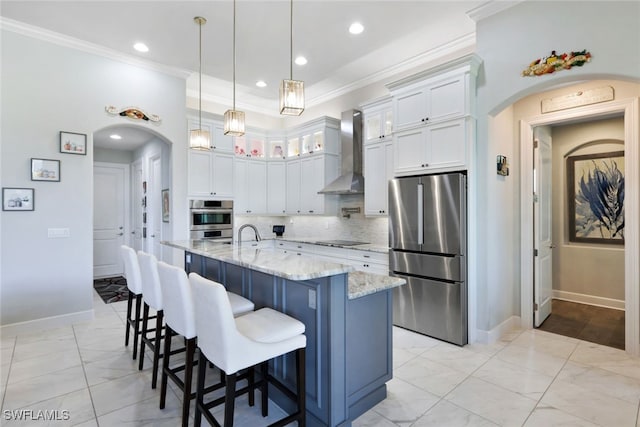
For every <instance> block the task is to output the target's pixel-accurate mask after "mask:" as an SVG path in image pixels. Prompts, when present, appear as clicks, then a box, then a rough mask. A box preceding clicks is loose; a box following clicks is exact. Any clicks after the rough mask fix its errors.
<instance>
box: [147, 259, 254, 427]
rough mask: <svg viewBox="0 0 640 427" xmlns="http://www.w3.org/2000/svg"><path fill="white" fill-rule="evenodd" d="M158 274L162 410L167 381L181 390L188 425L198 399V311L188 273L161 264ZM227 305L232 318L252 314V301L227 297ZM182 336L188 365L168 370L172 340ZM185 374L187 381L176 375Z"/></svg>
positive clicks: (184, 421)
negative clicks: (193, 402)
mask: <svg viewBox="0 0 640 427" xmlns="http://www.w3.org/2000/svg"><path fill="white" fill-rule="evenodd" d="M158 274H159V276H160V287H161V289H162V297H163V302H164V319H165V338H164V352H163V358H162V376H161V382H160V409H164V406H165V399H166V395H167V379H168V378H171V380H172V381H173V382H174V383H176V384H177V385H178V387H180V388H181V389H182V425H183V426H185V427H186V426H188V424H189V403H190V400H191V399H193V398H194V397H195V393H191V378H192V375H193V365H194V363H193V362H194V361H193V358H194V353H195V350H196V327H195V309H194V299H193V296H192V291H191V285H190V283H189V278H188V277H187V273H185V271H184V270H183V269H181V268H178V267H175V266H173V265H169V264H166V263H164V262H162V261H160V262H158ZM225 295H226V298H227V301H228V302H229V303H230V305H231V304H232V305H233V309H232V316H233V315H237V316H239V315H241V314H244V313H247V312H250V311H253V309H254V305H253V303H252V302H251V301H249V300H248V299H246V298H243V297H241V296H240V295H237V294H233V293H227V294H225ZM172 335H182V336H183V337H184V338H185V340H186V345H185V351H186V354H185V363H184V365H180V366H177V367H170V366H169V359H170V356H171V355H172V351H171V337H172ZM182 370H184V381H183V380H181V379H180V377H178V376H177V373H178V372H180V371H182Z"/></svg>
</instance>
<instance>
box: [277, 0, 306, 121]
mask: <svg viewBox="0 0 640 427" xmlns="http://www.w3.org/2000/svg"><path fill="white" fill-rule="evenodd" d="M290 29H291V32H290V37H291V39H290V49H291V51H290V54H291V58H290V67H291V68H290V75H289V80H282V84H281V85H280V114H284V115H287V116H299V115H300V114H302V112H303V111H304V82H303V81H301V80H293V0H291V5H290Z"/></svg>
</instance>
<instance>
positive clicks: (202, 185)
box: [188, 150, 233, 199]
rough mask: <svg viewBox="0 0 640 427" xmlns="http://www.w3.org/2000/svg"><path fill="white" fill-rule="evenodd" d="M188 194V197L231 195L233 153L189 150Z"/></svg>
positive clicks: (215, 197) (228, 197) (228, 196)
mask: <svg viewBox="0 0 640 427" xmlns="http://www.w3.org/2000/svg"><path fill="white" fill-rule="evenodd" d="M188 161H189V165H188V171H189V177H188V180H189V181H188V194H189V196H190V197H200V198H214V199H230V198H232V197H233V155H232V154H228V153H222V152H216V151H199V150H189V160H188Z"/></svg>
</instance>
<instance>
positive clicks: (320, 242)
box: [313, 240, 369, 246]
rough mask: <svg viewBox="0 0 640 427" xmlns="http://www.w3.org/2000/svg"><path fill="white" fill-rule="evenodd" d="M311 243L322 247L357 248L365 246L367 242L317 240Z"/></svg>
mask: <svg viewBox="0 0 640 427" xmlns="http://www.w3.org/2000/svg"><path fill="white" fill-rule="evenodd" d="M313 243H314V244H316V245H324V246H357V245H366V244H368V243H369V242H358V241H355V240H318V241H315V242H313Z"/></svg>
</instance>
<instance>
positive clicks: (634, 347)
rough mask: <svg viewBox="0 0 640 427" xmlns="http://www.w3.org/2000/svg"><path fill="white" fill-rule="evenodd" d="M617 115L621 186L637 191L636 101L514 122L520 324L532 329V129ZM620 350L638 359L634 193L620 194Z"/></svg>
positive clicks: (638, 242) (639, 247) (639, 275)
mask: <svg viewBox="0 0 640 427" xmlns="http://www.w3.org/2000/svg"><path fill="white" fill-rule="evenodd" d="M616 113H623V115H624V154H625V159H629V160H628V161H625V181H626V182H627V183H629V185H627V188H634V189H640V114H639V113H640V102H639V99H638V98H627V99H620V100H616V101H611V102H607V103H602V104H597V105H591V106H586V107H579V108H575V109H572V110H565V111H558V112H554V113H549V114H545V115H539V116H533V117H529V118H527V119H523V120H521V121H520V150H521V152H520V169H521V171H522V172H521V180H520V195H521V196H520V242H521V248H520V266H521V268H520V316H521V317H520V321H521V326H522V327H523V328H525V329H531V328H532V327H533V270H534V268H533V267H534V257H533V245H534V241H533V231H532V224H533V191H531V189H532V188H533V128H534V127H536V126H540V125H551V124H557V123H562V122H566V121H569V120H574V119H577V118H580V119H583V118H594V119H597V118H599V117H603V116H608V115H611V114H616ZM625 196H626V200H625V216H626V217H627V218H629V221H626V223H625V229H626V230H625V251H624V287H625V350H626V351H627V352H628V353H630V354H633V355H635V356H639V355H640V289H639V288H638V286H637V284H638V283H640V191H628V192H626V193H625Z"/></svg>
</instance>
